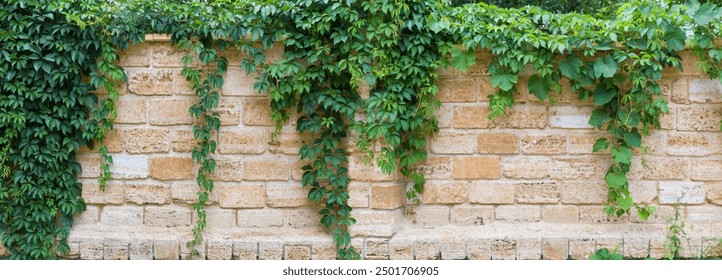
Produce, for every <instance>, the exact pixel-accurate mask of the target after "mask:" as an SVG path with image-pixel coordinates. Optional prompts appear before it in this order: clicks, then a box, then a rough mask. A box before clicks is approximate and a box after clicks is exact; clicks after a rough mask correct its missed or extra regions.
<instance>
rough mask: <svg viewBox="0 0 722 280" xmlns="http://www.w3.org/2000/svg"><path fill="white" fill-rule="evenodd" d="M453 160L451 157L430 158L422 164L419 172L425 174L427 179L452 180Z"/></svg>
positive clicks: (418, 169) (418, 168) (417, 169)
mask: <svg viewBox="0 0 722 280" xmlns="http://www.w3.org/2000/svg"><path fill="white" fill-rule="evenodd" d="M451 170H452V167H451V158H450V157H435V156H431V157H429V158H428V159H427V160H426V162H425V163H423V164H420V165H419V166H418V167H417V168H416V171H417V172H421V173H422V174H424V177H425V178H426V179H448V178H451Z"/></svg>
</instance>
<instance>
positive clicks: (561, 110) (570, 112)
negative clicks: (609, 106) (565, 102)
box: [549, 106, 594, 129]
mask: <svg viewBox="0 0 722 280" xmlns="http://www.w3.org/2000/svg"><path fill="white" fill-rule="evenodd" d="M593 109H594V108H592V107H578V106H560V107H554V108H552V109H551V112H550V117H549V126H550V127H553V128H577V129H578V128H586V129H591V128H592V126H590V125H589V118H590V117H591V116H592V111H593Z"/></svg>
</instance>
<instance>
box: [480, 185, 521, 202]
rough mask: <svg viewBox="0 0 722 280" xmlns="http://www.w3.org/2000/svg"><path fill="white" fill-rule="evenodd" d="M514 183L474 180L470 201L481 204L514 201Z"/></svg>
mask: <svg viewBox="0 0 722 280" xmlns="http://www.w3.org/2000/svg"><path fill="white" fill-rule="evenodd" d="M514 189H515V187H514V184H511V183H505V182H493V183H487V182H474V183H472V184H471V185H470V186H469V202H471V203H481V204H512V203H514Z"/></svg>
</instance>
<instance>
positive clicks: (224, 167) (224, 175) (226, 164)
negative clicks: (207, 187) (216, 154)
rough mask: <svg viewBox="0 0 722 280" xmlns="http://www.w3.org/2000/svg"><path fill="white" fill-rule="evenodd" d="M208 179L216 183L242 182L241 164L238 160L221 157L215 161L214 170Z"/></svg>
mask: <svg viewBox="0 0 722 280" xmlns="http://www.w3.org/2000/svg"><path fill="white" fill-rule="evenodd" d="M210 177H211V179H213V180H216V181H228V182H239V181H242V180H243V162H242V161H241V159H240V158H231V157H223V158H219V159H216V170H215V172H213V174H212V175H211V176H210Z"/></svg>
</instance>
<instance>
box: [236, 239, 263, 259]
mask: <svg viewBox="0 0 722 280" xmlns="http://www.w3.org/2000/svg"><path fill="white" fill-rule="evenodd" d="M232 259H234V260H256V259H258V243H256V242H252V241H233V253H232Z"/></svg>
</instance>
